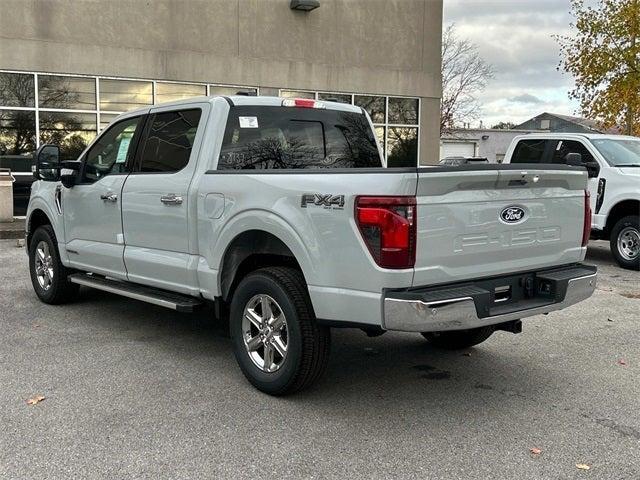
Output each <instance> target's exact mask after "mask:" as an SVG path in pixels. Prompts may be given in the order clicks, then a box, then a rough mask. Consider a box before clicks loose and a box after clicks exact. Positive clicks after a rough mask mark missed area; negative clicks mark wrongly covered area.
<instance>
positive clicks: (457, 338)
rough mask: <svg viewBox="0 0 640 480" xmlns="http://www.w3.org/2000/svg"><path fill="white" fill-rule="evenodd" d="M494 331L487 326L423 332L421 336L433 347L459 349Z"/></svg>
mask: <svg viewBox="0 0 640 480" xmlns="http://www.w3.org/2000/svg"><path fill="white" fill-rule="evenodd" d="M494 331H495V330H494V328H493V327H492V326H487V327H480V328H472V329H470V330H454V331H450V332H424V333H423V334H422V336H423V337H424V338H426V339H427V341H428V342H429V343H430V344H432V345H433V346H434V347H438V348H442V349H444V350H461V349H464V348H469V347H473V346H474V345H478V344H480V343H482V342H484V341H485V340H486V339H488V338H489V337H490V336H491V335H492V334H493V332H494Z"/></svg>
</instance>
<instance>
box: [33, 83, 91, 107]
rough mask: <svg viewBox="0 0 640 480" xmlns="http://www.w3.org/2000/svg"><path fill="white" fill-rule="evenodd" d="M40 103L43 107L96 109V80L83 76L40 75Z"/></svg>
mask: <svg viewBox="0 0 640 480" xmlns="http://www.w3.org/2000/svg"><path fill="white" fill-rule="evenodd" d="M38 105H39V106H40V107H41V108H64V109H71V110H95V109H96V80H95V79H94V78H83V77H64V76H60V75H40V76H39V77H38Z"/></svg>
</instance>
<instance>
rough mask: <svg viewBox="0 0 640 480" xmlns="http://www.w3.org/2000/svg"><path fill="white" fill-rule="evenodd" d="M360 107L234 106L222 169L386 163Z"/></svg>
mask: <svg viewBox="0 0 640 480" xmlns="http://www.w3.org/2000/svg"><path fill="white" fill-rule="evenodd" d="M381 166H382V162H381V160H380V155H379V153H378V146H377V144H376V140H375V137H374V136H373V131H372V130H371V127H370V125H369V122H368V121H367V119H366V117H365V116H364V115H363V114H360V113H354V112H345V111H338V110H320V109H311V108H293V107H291V108H290V107H255V106H252V107H249V106H247V107H244V106H243V107H232V108H231V111H230V112H229V118H228V120H227V127H226V130H225V134H224V139H223V142H222V150H221V152H220V158H219V161H218V170H240V169H251V170H265V169H283V168H287V169H292V168H293V169H298V168H370V167H381Z"/></svg>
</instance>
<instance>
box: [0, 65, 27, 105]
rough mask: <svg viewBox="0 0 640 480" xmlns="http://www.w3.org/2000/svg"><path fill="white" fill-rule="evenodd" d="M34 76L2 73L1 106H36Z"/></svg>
mask: <svg viewBox="0 0 640 480" xmlns="http://www.w3.org/2000/svg"><path fill="white" fill-rule="evenodd" d="M35 88H36V87H35V83H34V80H33V75H31V74H26V73H0V106H3V107H33V106H35Z"/></svg>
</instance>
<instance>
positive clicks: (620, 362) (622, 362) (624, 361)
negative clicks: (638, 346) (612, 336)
mask: <svg viewBox="0 0 640 480" xmlns="http://www.w3.org/2000/svg"><path fill="white" fill-rule="evenodd" d="M618 365H623V366H626V365H627V362H626V360H625V359H624V358H621V359H620V360H618Z"/></svg>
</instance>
